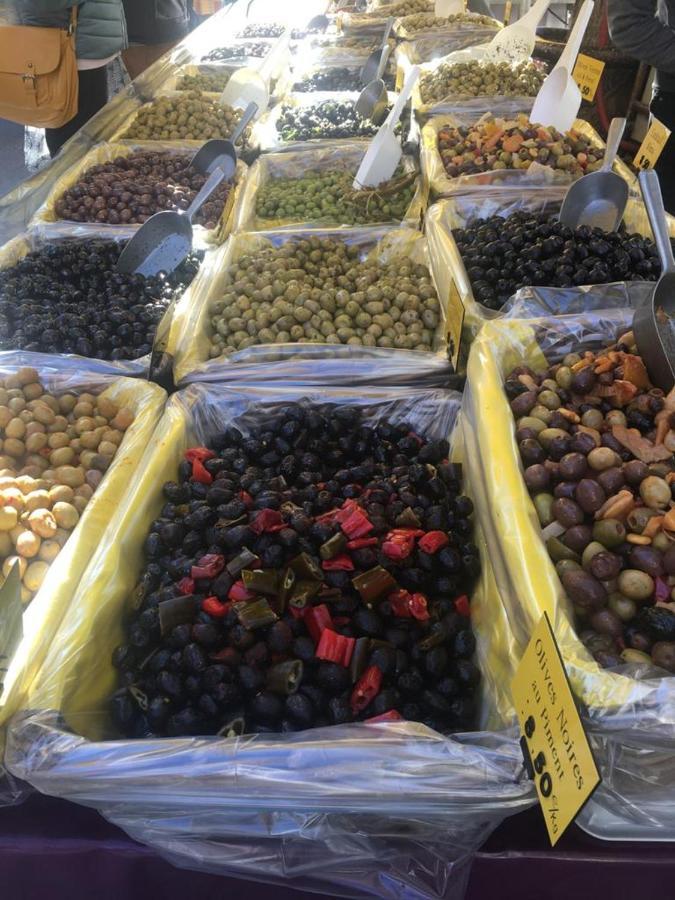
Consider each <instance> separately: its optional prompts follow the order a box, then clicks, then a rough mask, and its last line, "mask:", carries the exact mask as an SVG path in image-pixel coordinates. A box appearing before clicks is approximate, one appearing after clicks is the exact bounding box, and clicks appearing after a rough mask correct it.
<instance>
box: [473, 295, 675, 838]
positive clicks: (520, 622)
mask: <svg viewBox="0 0 675 900" xmlns="http://www.w3.org/2000/svg"><path fill="white" fill-rule="evenodd" d="M630 325H631V314H630V312H629V311H627V310H624V311H609V312H606V313H604V312H601V313H590V314H587V315H584V316H561V317H560V318H558V319H533V320H529V321H521V322H515V321H514V322H504V321H501V322H487V323H486V324H485V325H484V326H483V328H482V329H481V331H480V333H479V334H478V337H477V338H476V340H475V341H474V343H473V346H472V348H471V355H470V357H469V365H468V372H467V386H466V390H465V392H464V399H463V406H462V416H461V419H460V422H461V437H462V444H463V448H464V471H465V476H466V478H467V482H468V484H469V491H470V494H471V496H472V498H473V500H474V504H475V506H476V512H477V516H478V520H479V522H480V525H481V529H482V532H483V534H484V536H485V540H486V542H487V546H488V547H489V555H490V560H489V561H490V566H491V569H492V573H493V575H494V583H495V587H496V591H497V596H499V597H501V602H502V604H503V613H502V615H503V616H504V617H505V618H506V620H507V621H508V626H509V630H510V638H509V641H510V642H511V654H512V659H513V664H515V661H516V660H517V659H519V658H520V656H521V654H522V652H523V650H524V649H525V646H526V645H527V642H528V640H529V637H530V635H531V633H532V631H533V629H534V627H535V626H536V625H537V623H538V621H539V620H540V618H541V616H542V613H544V612H547V613H548V615H549V618H550V620H551V623H552V625H553V629H554V632H555V635H556V639H557V641H558V646H559V647H560V651H561V653H562V656H563V659H564V662H565V667H566V669H567V673H568V676H569V678H570V681H571V684H572V688H573V690H574V692H575V694H576V696H577V697H578V698H579V700H580V701H581V703H582V708H583V718H584V720H585V724H586V726H587V728H588V730H589V732H590V734H591V738H592V744H593V746H594V750H595V755H596V758H597V760H598V763H599V766H600V770H601V774H602V779H603V780H602V783H601V784H600V786H599V788H598V789H597V791H596V793H595V794H594V795H593V797H592V799H591V800H590V801H589V803H588V805H587V807H586V808H585V809H584V811H583V812H582V814H581V817H580V819H579V822H580V824H581V825H582V826H584V825H587V827H588V828H589V830H590V831H592V833H594V834H596V835H597V836H600V837H615V838H623V839H627V838H631V839H632V838H635V839H644V838H647V837H649V838H650V839H657V840H659V839H663V840H672V839H673V838H675V812H674V810H675V805H674V802H673V801H675V771H674V769H673V764H672V759H673V754H672V747H673V741H674V740H675V679H673V678H655V677H654V674H655V672H654V669H652V668H651V667H644V666H642V667H640V666H635V665H624V666H621V667H619V668H617V669H612V670H607V669H602V668H600V667H599V666H598V664H597V663H596V662H595V661H594V660H593V658H592V657H591V655H590V654H589V653H588V651H587V650H586V648H585V647H584V646H583V645H582V644H581V642H580V641H579V639H578V637H577V636H576V632H575V630H574V627H573V619H572V610H571V605H570V603H569V601H568V599H567V597H566V595H565V592H564V590H563V588H562V585H561V583H560V581H559V579H558V575H557V573H556V570H555V568H554V565H553V563H552V561H551V559H550V558H549V555H548V552H547V550H546V547H545V544H544V541H543V540H542V537H541V527H540V525H539V520H538V518H537V515H536V513H535V509H534V505H533V503H532V500H531V499H530V496H529V494H528V492H527V489H526V487H525V483H524V481H523V476H522V468H521V463H520V459H519V454H518V450H517V446H516V441H515V435H514V422H513V416H512V413H511V410H510V407H509V403H508V401H507V398H506V395H505V394H504V391H503V386H502V385H503V380H504V378H505V377H506V375H507V374H508V373H509V372H510V371H511V370H512V368H513V367H515V366H517V365H520V364H526V365H529V366H531V367H532V368H534V369H535V370H540V369H541V368H543V367H544V366H545V365H546V364H547V363H546V360H548V361H549V363H550V362H552V361H554V360H556V359H560V358H562V356H564V355H565V354H566V353H568V352H575V351H578V350H581V349H589V348H597V347H599V346H601V345H603V344H605V343H607V342H610V341H612V340H614V339H615V338H616V337H617V335H618V334H620V333H623V332H625V331H627V330H628V329H629V328H630ZM486 584H487V581H486V579H485V578H483V579H481V582H480V584H479V585H478V588H477V591H476V593H475V603H476V606H477V610H480V609H481V608H482V606H487V607H488V608H490V609H494V596H495V594H494V591H490V590H489V589H488V590H487V591H486ZM488 588H489V585H488ZM475 615H476V616H477V615H479V613H478V612H476V613H475ZM502 658H503V657H502ZM502 715H503V716H505V715H506V710H505V709H504V708H502Z"/></svg>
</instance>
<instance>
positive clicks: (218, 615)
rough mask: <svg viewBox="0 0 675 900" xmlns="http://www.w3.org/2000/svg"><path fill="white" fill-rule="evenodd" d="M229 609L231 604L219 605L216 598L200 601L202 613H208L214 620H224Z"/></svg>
mask: <svg viewBox="0 0 675 900" xmlns="http://www.w3.org/2000/svg"><path fill="white" fill-rule="evenodd" d="M231 608H232V604H231V603H221V602H220V600H219V599H218V598H217V597H207V598H206V599H205V600H202V612H205V613H208V615H209V616H213V618H214V619H224V618H225V616H226V615H227V614H228V613H229V611H230V609H231Z"/></svg>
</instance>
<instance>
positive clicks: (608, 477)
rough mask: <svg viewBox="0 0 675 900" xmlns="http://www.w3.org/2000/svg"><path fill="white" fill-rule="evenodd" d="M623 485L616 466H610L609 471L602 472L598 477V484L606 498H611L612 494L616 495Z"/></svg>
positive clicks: (620, 472)
mask: <svg viewBox="0 0 675 900" xmlns="http://www.w3.org/2000/svg"><path fill="white" fill-rule="evenodd" d="M625 483H626V482H625V478H624V476H623V472H622V471H621V469H619V468H618V466H612V467H611V468H609V469H605V471H604V472H600V474H599V475H598V484H599V485H600V486H601V487H602V489H603V491H604V492H605V493H606V494H607V496H608V497H611V496H612V495H613V494H618V492H619V491H620V490H621V488H622V487H623V486H624V484H625Z"/></svg>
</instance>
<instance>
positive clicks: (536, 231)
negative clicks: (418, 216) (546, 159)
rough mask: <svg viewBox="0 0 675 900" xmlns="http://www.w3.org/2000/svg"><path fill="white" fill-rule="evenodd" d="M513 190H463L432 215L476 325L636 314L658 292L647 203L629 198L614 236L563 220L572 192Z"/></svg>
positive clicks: (436, 241) (456, 288) (437, 248)
mask: <svg viewBox="0 0 675 900" xmlns="http://www.w3.org/2000/svg"><path fill="white" fill-rule="evenodd" d="M513 194H514V192H513V191H509V190H501V191H500V190H492V191H485V192H482V191H478V192H476V193H474V194H462V195H458V196H456V197H453V198H450V199H448V200H443V201H441V202H440V203H438V204H434V206H433V207H432V208H430V210H429V214H428V216H427V223H426V225H427V227H426V233H427V237H428V239H429V241H430V243H431V244H432V245H433V246H434V253H435V254H436V255H443V257H444V258H445V259H446V260H448V262H449V268H450V270H451V273H452V281H453V284H452V287H451V293H452V295H453V297H456V298H457V300H458V301H459V302H461V303H462V304H463V306H464V308H465V310H466V324H467V325H472V323H473V324H475V325H476V326H478V325H479V324H480V321H481V320H483V319H484V318H486V317H488V318H490V317H493V316H495V315H501V314H506V315H507V316H510V317H514V318H534V317H536V316H542V315H563V314H569V313H579V312H584V311H588V310H592V309H611V308H625V307H631V308H637V307H638V306H639V305H640V304H641V303H643V302H644V301H645V300H646V299H647V298H648V297H649V296H650V294H651V292H652V290H653V283H654V281H655V280H656V279H657V278H658V275H659V272H660V264H659V259H658V253H657V250H656V247H655V245H654V243H653V241H652V240H651V230H650V228H649V224H648V220H647V215H646V211H645V209H644V206H643V205H642V202H641V201H639V200H637V199H635V198H630V199H629V202H628V205H627V207H626V212H625V215H624V220H623V222H622V224H621V226H620V228H619V229H618V230H617V231H616V232H606V231H603V230H602V229H599V228H590V227H587V226H581V227H579V228H576V229H571V228H569V227H567V226H565V225H562V224H561V223H560V222H558V213H559V211H560V207H561V205H562V200H563V197H564V191H563V190H556V189H547V190H544V191H541V190H536V189H531V190H529V191H523V192H522V193H521V192H518V195H517V196H516V197H514V196H513ZM671 227H672V228H673V233H674V234H675V225H673V226H671Z"/></svg>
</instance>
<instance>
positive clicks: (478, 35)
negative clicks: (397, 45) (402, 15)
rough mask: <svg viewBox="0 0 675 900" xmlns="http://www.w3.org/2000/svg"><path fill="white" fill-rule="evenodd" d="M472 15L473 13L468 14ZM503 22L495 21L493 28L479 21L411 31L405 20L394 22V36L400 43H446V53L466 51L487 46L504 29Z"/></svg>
mask: <svg viewBox="0 0 675 900" xmlns="http://www.w3.org/2000/svg"><path fill="white" fill-rule="evenodd" d="M467 15H471V13H467ZM502 27H503V26H502V24H501V22H498V21H497V20H496V19H495V23H494V25H493V26H490V25H487V24H483V23H481V22H479V21H475V22H471V21H466V22H453V23H451V24H449V25H441V26H439V27H438V28H431V29H429V30H420V31H409V30H408V28H406V25H405V21H404V19H397V20H396V21H395V22H394V34H395V35H396V37H397V38H398V39H399V40H400V41H418V40H425V39H427V38H430V39H433V40H438V39H441V40H442V41H443V42H444V46H445V47H446V48H447V49H446V51H445V52H446V53H450V52H451V51H453V50H464V49H466V48H467V47H475V46H477V45H479V44H487V43H488V41H491V40H492V38H493V37H494V36H495V34H496V33H497V32H498V31H499V30H500V29H501V28H502Z"/></svg>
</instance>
